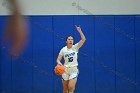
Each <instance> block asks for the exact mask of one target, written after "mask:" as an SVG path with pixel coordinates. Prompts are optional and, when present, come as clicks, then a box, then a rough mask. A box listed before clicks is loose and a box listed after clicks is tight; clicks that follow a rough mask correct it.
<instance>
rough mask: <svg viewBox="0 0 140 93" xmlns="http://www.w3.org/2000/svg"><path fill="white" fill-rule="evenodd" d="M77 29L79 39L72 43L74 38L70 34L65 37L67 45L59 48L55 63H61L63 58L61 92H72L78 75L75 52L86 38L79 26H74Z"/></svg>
mask: <svg viewBox="0 0 140 93" xmlns="http://www.w3.org/2000/svg"><path fill="white" fill-rule="evenodd" d="M75 26H76V25H75ZM76 29H77V31H78V32H79V34H80V36H81V40H80V41H79V42H78V43H76V44H75V45H73V43H74V40H73V37H72V36H68V37H67V38H66V44H67V46H65V47H63V48H62V49H61V50H60V53H59V55H58V58H57V65H62V63H61V59H62V57H63V58H64V60H65V62H64V67H65V73H64V74H63V75H62V84H63V93H68V91H69V93H74V90H75V85H76V81H77V77H78V73H79V71H78V68H77V66H78V62H77V53H78V50H79V48H80V47H81V46H82V45H83V44H84V42H85V41H86V38H85V36H84V34H83V32H82V30H81V28H80V26H76Z"/></svg>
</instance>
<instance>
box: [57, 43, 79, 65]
mask: <svg viewBox="0 0 140 93" xmlns="http://www.w3.org/2000/svg"><path fill="white" fill-rule="evenodd" d="M78 50H79V47H78V43H77V44H75V45H73V46H72V48H70V49H68V48H67V46H65V47H63V48H62V49H61V50H60V53H59V54H60V55H62V56H63V58H64V60H65V63H64V66H65V67H74V66H78V62H77V54H78Z"/></svg>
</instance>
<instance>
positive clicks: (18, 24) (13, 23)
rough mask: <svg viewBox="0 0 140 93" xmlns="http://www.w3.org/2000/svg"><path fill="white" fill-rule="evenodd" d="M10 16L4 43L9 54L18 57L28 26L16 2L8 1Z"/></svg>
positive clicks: (26, 36) (26, 35) (25, 38)
mask: <svg viewBox="0 0 140 93" xmlns="http://www.w3.org/2000/svg"><path fill="white" fill-rule="evenodd" d="M9 3H10V6H11V8H10V12H11V14H10V15H9V16H8V18H7V21H6V22H7V23H6V26H5V27H6V29H5V30H6V31H5V32H4V41H6V43H8V45H9V46H8V47H9V53H10V55H12V56H19V55H20V54H21V53H22V51H23V49H24V47H25V45H26V43H27V38H28V27H27V26H28V25H27V20H26V19H25V16H23V15H22V14H21V11H20V9H19V6H18V3H17V0H9Z"/></svg>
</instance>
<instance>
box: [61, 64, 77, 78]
mask: <svg viewBox="0 0 140 93" xmlns="http://www.w3.org/2000/svg"><path fill="white" fill-rule="evenodd" d="M78 74H79V70H78V68H77V67H65V73H64V74H63V75H62V79H63V80H70V79H77V77H78Z"/></svg>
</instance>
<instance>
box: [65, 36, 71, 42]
mask: <svg viewBox="0 0 140 93" xmlns="http://www.w3.org/2000/svg"><path fill="white" fill-rule="evenodd" d="M69 37H72V38H73V36H72V35H69V36H67V37H66V39H65V40H66V41H67V39H68V38H69Z"/></svg>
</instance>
